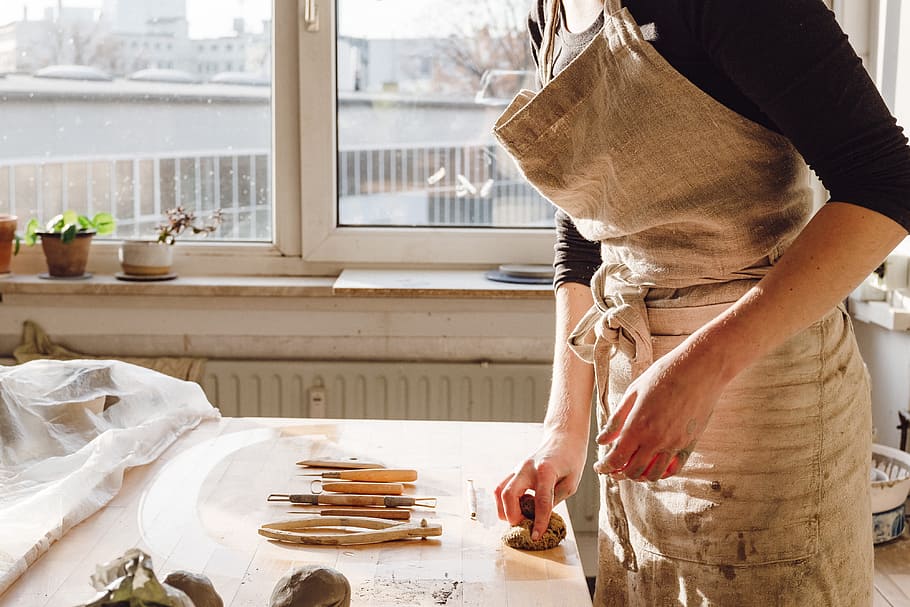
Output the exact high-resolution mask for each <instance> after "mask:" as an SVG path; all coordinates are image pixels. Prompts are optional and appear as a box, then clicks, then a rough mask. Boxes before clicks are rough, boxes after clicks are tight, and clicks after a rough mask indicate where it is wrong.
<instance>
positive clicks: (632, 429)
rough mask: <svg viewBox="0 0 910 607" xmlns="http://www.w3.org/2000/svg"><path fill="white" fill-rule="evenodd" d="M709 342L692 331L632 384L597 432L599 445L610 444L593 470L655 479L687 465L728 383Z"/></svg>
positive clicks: (631, 477) (615, 476)
mask: <svg viewBox="0 0 910 607" xmlns="http://www.w3.org/2000/svg"><path fill="white" fill-rule="evenodd" d="M707 341H708V340H706V339H704V338H700V337H699V335H698V334H697V333H696V334H694V335H692V336H691V337H690V338H689V339H687V340H686V341H685V342H683V343H682V344H680V345H679V346H678V347H677V348H675V349H674V350H672V351H671V352H669V353H667V354H666V355H665V356H663V357H661V358H660V359H658V360H657V361H656V362H654V364H652V365H651V366H650V367H649V368H648V369H647V370H646V371H645V372H644V373H642V374H641V375H640V376H639V377H638V378H636V379H635V380H634V381H633V382H632V383H631V384H630V385H629V387H628V389H627V390H626V392H625V394H624V395H623V397H622V400H621V401H620V403H619V406H618V407H617V409H616V411H615V412H614V413H613V415H612V416H611V417H610V419H609V421H608V422H607V425H606V426H605V427H604V429H603V430H602V431H601V432H600V434H598V435H597V442H598V444H601V445H607V444H610V443H612V447H611V449H610V450H609V452H608V453H607V454H606V455H605V456H604V457H603V459H601V460H600V461H598V462H597V463H596V464H594V470H595V471H597V472H598V473H600V474H609V475H611V476H613V477H614V478H617V479H631V480H637V481H656V480H659V479H661V478H666V477H668V476H672V475H674V474H676V473H677V472H678V471H679V470H680V468H682V467H683V466H684V465H685V463H686V459H687V458H688V457H689V455H690V454H691V453H692V449H693V448H694V447H695V443H696V441H697V440H698V438H699V437H700V436H701V434H702V433H703V432H704V430H705V427H706V426H707V425H708V420H709V419H710V418H711V414H712V412H713V411H714V407H715V405H716V404H717V401H718V399H719V398H720V394H721V392H722V391H723V389H724V388H725V387H726V384H727V383H728V380H727V379H726V378H725V374H724V373H723V371H722V367H723V364H722V358H719V357H717V356H713V355H712V354H711V351H712V348H710V347H706V346H707Z"/></svg>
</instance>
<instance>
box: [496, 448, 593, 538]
mask: <svg viewBox="0 0 910 607" xmlns="http://www.w3.org/2000/svg"><path fill="white" fill-rule="evenodd" d="M587 443H588V441H587V440H586V437H577V436H571V435H569V434H566V433H563V432H550V433H548V434H547V436H546V437H545V438H544V440H543V442H542V443H541V444H540V446H539V447H538V448H537V450H536V451H535V452H534V453H533V454H532V455H531V456H530V457H529V458H528V459H526V460H525V461H524V462H522V463H521V464H520V465H519V466H518V467H517V468H516V469H515V471H514V472H512V473H510V474H509V475H508V476H506V478H504V479H503V480H502V482H501V483H499V485H498V486H497V487H496V508H497V510H498V511H499V518H500V519H502V520H507V521H509V524H510V525H517V524H518V523H519V521H521V519H522V518H524V517H523V516H522V514H521V509H520V508H519V505H518V499H519V498H520V497H521V496H522V495H524V494H525V493H526V492H527V491H528V489H531V490H533V491H534V513H535V514H534V527H533V529H532V530H531V539H532V540H536V539H538V538H539V537H540V536H541V535H542V534H543V532H544V531H546V529H547V524H548V523H549V521H550V512H551V511H552V510H553V507H554V506H555V505H556V504H558V503H559V502H561V501H563V500H564V499H566V498H567V497H569V496H570V495H572V494H574V493H575V491H576V489H578V483H579V481H580V480H581V474H582V471H583V469H584V465H585V460H586V459H587V453H586V451H587Z"/></svg>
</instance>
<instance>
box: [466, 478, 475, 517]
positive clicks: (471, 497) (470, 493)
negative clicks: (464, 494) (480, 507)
mask: <svg viewBox="0 0 910 607" xmlns="http://www.w3.org/2000/svg"><path fill="white" fill-rule="evenodd" d="M468 509H469V510H470V512H471V520H477V490H476V489H475V488H474V480H473V479H470V478H469V479H468Z"/></svg>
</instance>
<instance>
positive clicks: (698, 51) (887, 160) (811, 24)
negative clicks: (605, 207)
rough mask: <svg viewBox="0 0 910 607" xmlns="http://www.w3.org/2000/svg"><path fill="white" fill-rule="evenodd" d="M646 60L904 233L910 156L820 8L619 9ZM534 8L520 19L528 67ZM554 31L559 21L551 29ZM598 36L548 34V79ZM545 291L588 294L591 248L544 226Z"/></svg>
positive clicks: (718, 0) (565, 225) (562, 223)
mask: <svg viewBox="0 0 910 607" xmlns="http://www.w3.org/2000/svg"><path fill="white" fill-rule="evenodd" d="M623 5H624V6H625V7H626V8H627V9H628V10H629V12H630V13H631V14H632V16H633V17H634V18H635V20H636V21H637V22H638V24H639V25H640V26H641V27H642V30H643V31H644V32H646V37H648V38H650V42H651V44H653V45H654V48H655V49H656V50H657V51H658V52H659V53H660V54H661V55H662V56H663V57H664V58H665V59H666V60H667V61H668V62H669V63H670V64H671V65H672V66H673V67H674V68H676V70H677V71H679V72H680V73H681V74H682V75H683V76H685V77H686V78H688V79H689V80H690V81H691V82H692V83H693V84H695V85H696V86H698V87H699V88H700V89H701V90H703V91H704V92H706V93H707V94H708V95H710V96H711V97H713V98H714V99H715V100H717V101H718V102H720V103H722V104H723V105H725V106H727V107H728V108H730V109H732V110H733V111H735V112H738V113H739V114H741V115H743V116H745V117H747V118H749V119H750V120H753V121H755V122H758V123H760V124H762V125H763V126H765V127H767V128H769V129H771V130H773V131H776V132H778V133H781V134H783V135H784V136H786V137H787V138H788V139H790V141H791V142H792V143H793V145H794V146H795V147H796V149H797V150H799V152H800V153H801V154H802V156H803V158H805V160H806V162H807V163H808V164H809V166H810V167H811V168H812V169H813V170H814V171H815V173H816V175H818V177H819V179H820V180H821V181H822V183H823V184H824V186H825V187H826V188H827V189H828V191H829V192H830V195H831V198H830V200H836V201H840V202H848V203H852V204H856V205H859V206H862V207H866V208H868V209H872V210H874V211H877V212H879V213H881V214H883V215H885V216H887V217H890V218H891V219H893V220H894V221H896V222H898V223H899V224H901V225H903V226H904V227H905V228H907V229H908V230H910V147H908V145H907V138H906V137H905V136H904V134H903V130H902V129H901V128H900V127H899V126H898V125H897V123H896V121H895V119H894V117H893V116H892V115H891V112H890V110H889V109H888V108H887V106H886V105H885V103H884V101H883V100H882V98H881V95H880V94H879V92H878V90H877V89H876V88H875V85H874V83H873V82H872V80H871V79H870V78H869V75H868V73H867V72H866V70H865V68H864V67H863V66H862V62H861V61H860V59H859V58H858V57H857V56H856V53H855V52H854V50H853V48H852V47H851V46H850V44H849V42H848V40H847V36H846V35H845V34H844V32H843V31H842V30H841V28H840V26H839V25H838V23H837V22H836V21H835V18H834V14H833V13H832V12H831V11H830V10H828V8H827V7H826V6H825V5H824V4H823V3H822V2H821V0H626V1H624V2H623ZM545 9H546V2H545V0H536V6H535V7H534V8H533V9H532V10H531V13H530V15H529V18H528V31H529V34H530V39H531V48H532V54H533V56H534V60H535V61H537V52H538V49H539V48H540V43H541V37H542V32H543V24H544V20H545V18H546V17H545V15H546V11H545ZM563 21H564V19H563ZM602 27H603V16H602V15H601V17H600V18H599V19H598V20H597V21H595V23H593V24H592V25H591V27H589V28H588V29H587V30H585V31H584V32H578V33H571V32H568V31H566V30H565V29H564V28H562V27H560V28H559V30H558V38H557V41H556V48H555V49H554V57H555V59H554V61H555V63H554V73H558V72H559V71H561V70H562V69H563V68H564V67H565V66H566V65H568V63H569V62H570V61H571V60H572V59H573V58H574V57H575V56H577V55H578V54H579V53H580V52H581V51H582V50H583V48H584V47H585V46H586V45H587V43H588V42H589V41H590V40H591V39H592V38H593V37H594V36H595V35H596V34H597V33H598V31H600V29H601V28H602ZM556 235H557V242H556V246H555V260H554V267H555V271H556V275H555V279H554V283H555V286H557V287H558V286H559V285H560V284H562V283H564V282H579V283H583V284H588V283H589V282H590V279H591V276H592V275H593V274H594V271H595V270H596V269H597V267H598V266H599V265H600V247H599V245H598V244H597V243H592V242H590V241H587V240H585V239H584V238H583V237H582V236H581V235H580V234H579V233H578V231H577V230H576V229H575V226H574V225H573V224H572V221H571V219H570V218H569V217H568V216H567V215H566V214H565V213H563V212H557V214H556Z"/></svg>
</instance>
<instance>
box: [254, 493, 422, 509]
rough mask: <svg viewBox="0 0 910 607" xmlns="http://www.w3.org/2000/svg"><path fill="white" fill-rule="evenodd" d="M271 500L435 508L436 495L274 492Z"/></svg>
mask: <svg viewBox="0 0 910 607" xmlns="http://www.w3.org/2000/svg"><path fill="white" fill-rule="evenodd" d="M268 501H270V502H291V503H292V504H302V505H310V506H385V507H386V508H401V507H408V506H423V507H425V508H435V507H436V498H435V497H410V496H405V495H350V494H344V493H334V494H327V493H272V494H270V495H269V497H268Z"/></svg>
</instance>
